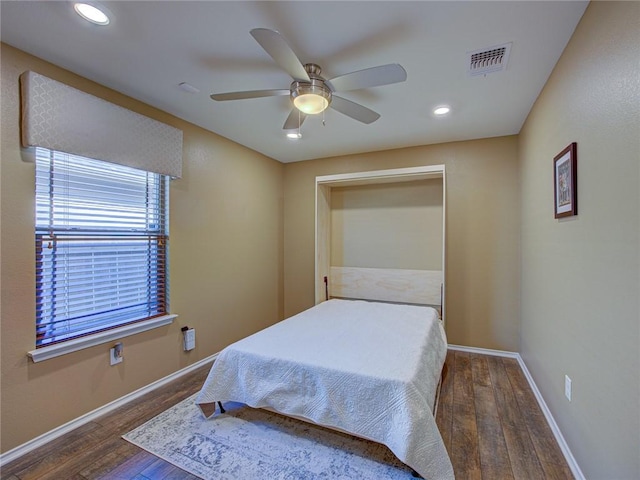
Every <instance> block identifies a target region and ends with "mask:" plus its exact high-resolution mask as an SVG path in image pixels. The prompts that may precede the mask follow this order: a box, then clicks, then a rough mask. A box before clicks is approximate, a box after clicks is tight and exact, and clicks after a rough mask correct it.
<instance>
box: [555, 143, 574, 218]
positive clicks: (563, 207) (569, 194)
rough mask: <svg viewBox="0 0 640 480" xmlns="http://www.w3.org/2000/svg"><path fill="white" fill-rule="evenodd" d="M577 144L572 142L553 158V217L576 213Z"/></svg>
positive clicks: (568, 215)
mask: <svg viewBox="0 0 640 480" xmlns="http://www.w3.org/2000/svg"><path fill="white" fill-rule="evenodd" d="M577 149H578V144H577V143H576V142H573V143H572V144H571V145H569V146H568V147H567V148H565V149H564V150H562V151H561V152H560V153H559V154H558V155H556V156H555V157H554V158H553V193H554V202H553V203H554V206H555V218H562V217H570V216H572V215H577V214H578V157H577Z"/></svg>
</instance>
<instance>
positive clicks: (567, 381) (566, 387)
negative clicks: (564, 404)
mask: <svg viewBox="0 0 640 480" xmlns="http://www.w3.org/2000/svg"><path fill="white" fill-rule="evenodd" d="M564 396H565V397H567V400H569V401H571V379H570V378H569V375H565V376H564Z"/></svg>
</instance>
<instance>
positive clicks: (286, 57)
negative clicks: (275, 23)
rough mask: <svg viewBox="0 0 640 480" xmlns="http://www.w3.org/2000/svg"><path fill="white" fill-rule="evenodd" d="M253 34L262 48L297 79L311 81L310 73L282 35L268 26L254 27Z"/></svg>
mask: <svg viewBox="0 0 640 480" xmlns="http://www.w3.org/2000/svg"><path fill="white" fill-rule="evenodd" d="M251 35H252V36H253V38H255V39H256V41H257V42H258V43H259V44H260V46H261V47H262V48H264V50H265V51H266V52H267V53H268V54H269V55H270V56H271V58H273V59H274V60H275V62H276V63H277V64H278V65H280V67H281V68H282V69H283V70H284V71H286V72H287V73H288V74H289V75H291V76H292V77H293V78H294V79H295V80H304V81H305V82H309V81H310V79H309V74H308V73H307V71H306V70H305V69H304V66H303V65H302V62H300V60H298V57H297V56H296V54H295V53H294V52H293V50H292V49H291V47H290V46H289V44H288V43H287V41H286V40H285V39H284V37H283V36H282V35H280V34H279V33H278V32H276V31H274V30H269V29H268V28H254V29H253V30H251Z"/></svg>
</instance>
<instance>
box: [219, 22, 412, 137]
mask: <svg viewBox="0 0 640 480" xmlns="http://www.w3.org/2000/svg"><path fill="white" fill-rule="evenodd" d="M251 35H252V36H253V38H255V39H256V41H257V42H258V43H259V44H260V46H261V47H262V48H263V49H264V50H265V51H266V52H267V53H268V54H269V55H270V56H271V58H273V60H275V62H276V63H277V64H278V65H279V66H280V67H281V68H282V69H283V70H285V71H286V72H287V73H288V74H289V75H291V77H293V82H291V85H290V86H289V88H288V89H280V90H251V91H245V92H229V93H214V94H212V95H211V99H212V100H216V101H226V100H241V99H246V98H261V97H273V96H281V95H288V96H289V97H290V98H291V100H292V101H293V105H294V108H293V109H292V110H291V113H290V114H289V116H288V117H287V120H286V121H285V122H284V126H283V127H282V128H283V129H284V130H290V129H294V128H299V127H300V125H302V122H303V121H304V119H305V118H306V117H307V115H314V114H318V113H321V112H323V111H324V110H325V109H326V108H328V107H331V108H333V109H334V110H337V111H338V112H340V113H342V114H344V115H346V116H348V117H351V118H353V119H355V120H358V121H359V122H362V123H366V124H369V123H373V122H375V121H376V120H377V119H378V118H380V114H379V113H376V112H374V111H373V110H371V109H369V108H367V107H365V106H363V105H360V104H358V103H355V102H352V101H350V100H347V99H345V98H342V97H339V96H337V95H335V92H346V91H348V90H358V89H361V88H369V87H377V86H380V85H389V84H392V83H398V82H404V81H405V80H406V79H407V72H406V71H405V70H404V68H402V66H401V65H398V64H397V63H391V64H388V65H380V66H378V67H372V68H366V69H364V70H359V71H357V72H351V73H347V74H345V75H340V76H338V77H334V78H332V79H330V80H326V79H324V78H323V77H322V76H320V73H321V71H322V70H321V68H320V67H319V66H318V65H316V64H315V63H306V64H302V62H301V61H300V60H298V57H297V56H296V54H295V53H294V52H293V50H292V49H291V47H290V46H289V44H288V43H287V41H286V40H285V39H284V37H282V36H281V35H280V34H279V33H278V32H276V31H274V30H269V29H267V28H255V29H253V30H251Z"/></svg>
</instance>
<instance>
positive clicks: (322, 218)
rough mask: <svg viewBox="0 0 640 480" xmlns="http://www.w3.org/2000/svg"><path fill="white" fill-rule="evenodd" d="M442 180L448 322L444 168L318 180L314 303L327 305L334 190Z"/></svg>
mask: <svg viewBox="0 0 640 480" xmlns="http://www.w3.org/2000/svg"><path fill="white" fill-rule="evenodd" d="M434 178H441V179H442V278H443V280H442V320H443V322H444V320H445V305H446V302H445V291H446V288H445V286H446V210H447V209H446V191H447V190H446V189H447V187H446V185H447V184H446V181H445V178H446V176H445V167H444V165H427V166H421V167H409V168H395V169H389V170H373V171H368V172H353V173H341V174H336V175H322V176H318V177H316V213H315V217H316V218H315V229H316V235H315V303H316V304H318V303H320V302H323V301H325V299H326V292H327V285H326V283H325V279H329V278H330V269H331V251H330V248H331V189H332V188H333V187H346V186H354V185H372V184H380V183H400V182H411V181H416V180H427V179H434Z"/></svg>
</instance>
